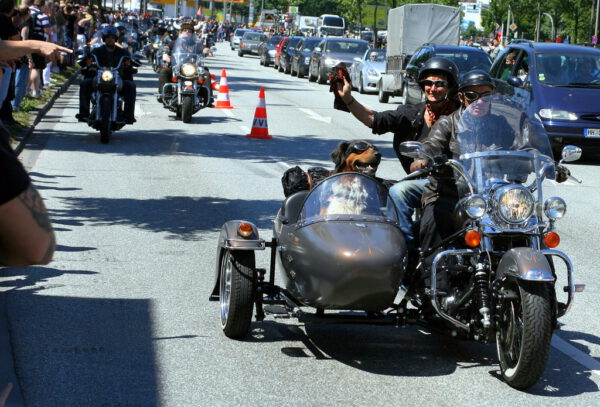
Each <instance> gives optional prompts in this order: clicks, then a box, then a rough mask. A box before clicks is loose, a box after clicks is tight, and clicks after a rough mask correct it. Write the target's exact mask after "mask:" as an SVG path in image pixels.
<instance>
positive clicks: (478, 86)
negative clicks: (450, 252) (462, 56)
mask: <svg viewBox="0 0 600 407" xmlns="http://www.w3.org/2000/svg"><path fill="white" fill-rule="evenodd" d="M493 91H494V83H493V81H492V78H491V77H490V75H489V74H487V73H486V72H485V71H482V70H473V71H470V72H467V73H466V74H464V75H463V77H462V78H461V80H460V85H459V87H458V98H459V100H460V102H461V107H460V108H459V109H458V110H456V111H455V112H454V113H452V114H451V115H449V116H444V117H442V118H440V120H439V121H438V122H437V123H436V124H435V125H434V126H433V127H432V129H431V131H430V133H429V135H428V136H427V138H425V139H424V140H423V147H424V149H425V151H426V152H427V153H428V154H429V155H431V156H432V157H435V156H440V155H441V154H444V155H446V156H447V157H448V158H453V157H454V158H457V157H458V155H459V151H460V148H459V145H460V140H461V138H462V137H461V136H460V134H459V131H458V130H459V129H458V123H459V121H460V118H461V115H462V114H463V112H464V111H465V109H466V108H467V107H469V106H471V108H470V111H471V115H472V116H474V117H481V116H484V115H490V116H491V117H489V118H488V119H487V120H486V121H478V123H481V122H484V123H489V124H487V126H489V127H490V131H487V132H486V131H481V129H478V132H477V134H489V135H490V137H489V138H488V139H487V140H479V141H478V142H480V143H481V144H482V145H485V149H486V150H489V149H510V148H512V147H511V146H512V145H513V143H514V142H515V141H516V140H515V135H514V132H512V130H510V125H509V124H508V123H507V121H506V119H505V118H504V117H503V116H500V115H497V114H494V113H493V112H491V111H490V101H489V100H488V99H486V98H485V96H489V95H492V93H493ZM480 149H481V148H480ZM556 173H557V176H556V181H558V182H564V181H566V179H567V176H568V175H569V174H570V173H569V170H568V169H567V168H566V167H563V166H558V168H557V172H556ZM457 201H458V192H457V189H456V183H455V179H454V175H453V172H452V170H451V169H450V167H444V168H443V169H442V170H441V171H438V172H436V174H435V176H430V177H429V182H428V183H427V185H426V187H425V191H424V192H423V215H422V217H421V230H420V241H421V250H427V249H429V248H432V247H436V246H437V245H439V244H440V243H441V242H442V241H443V240H444V239H445V238H447V237H449V236H450V235H452V234H453V233H454V232H455V230H454V228H453V225H452V222H451V221H449V219H451V217H452V214H453V212H454V209H455V207H456V203H457ZM434 255H435V253H433V254H431V256H429V258H428V259H427V260H428V263H429V264H431V261H432V260H433V257H434ZM424 279H425V280H427V278H426V277H425V278H424Z"/></svg>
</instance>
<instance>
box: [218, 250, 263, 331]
mask: <svg viewBox="0 0 600 407" xmlns="http://www.w3.org/2000/svg"><path fill="white" fill-rule="evenodd" d="M254 266H255V259H254V252H253V251H231V250H227V251H226V252H225V254H224V255H223V259H222V260H221V277H220V279H221V281H220V290H219V291H220V294H219V300H220V303H221V327H222V328H223V332H224V333H225V335H226V336H227V337H229V338H233V339H240V338H243V337H244V336H246V334H247V333H248V330H249V329H250V322H251V321H252V311H253V309H254V296H255V287H256V270H255V267H254Z"/></svg>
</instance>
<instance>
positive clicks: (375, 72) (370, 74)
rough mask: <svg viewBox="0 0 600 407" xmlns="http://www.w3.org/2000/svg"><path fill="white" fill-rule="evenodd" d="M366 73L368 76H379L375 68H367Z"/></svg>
mask: <svg viewBox="0 0 600 407" xmlns="http://www.w3.org/2000/svg"><path fill="white" fill-rule="evenodd" d="M367 75H369V76H379V72H377V71H376V70H375V69H368V70H367Z"/></svg>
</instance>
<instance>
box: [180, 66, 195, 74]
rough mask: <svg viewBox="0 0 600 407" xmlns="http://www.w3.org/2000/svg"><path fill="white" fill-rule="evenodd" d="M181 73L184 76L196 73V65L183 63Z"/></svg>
mask: <svg viewBox="0 0 600 407" xmlns="http://www.w3.org/2000/svg"><path fill="white" fill-rule="evenodd" d="M181 73H182V74H183V76H194V75H196V67H195V66H194V65H192V64H183V65H182V66H181Z"/></svg>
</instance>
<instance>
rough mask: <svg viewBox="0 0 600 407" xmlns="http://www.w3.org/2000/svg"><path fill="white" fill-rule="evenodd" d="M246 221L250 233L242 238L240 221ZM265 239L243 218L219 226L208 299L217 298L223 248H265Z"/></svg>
mask: <svg viewBox="0 0 600 407" xmlns="http://www.w3.org/2000/svg"><path fill="white" fill-rule="evenodd" d="M242 222H246V223H249V224H250V225H251V226H252V234H251V235H250V236H249V237H248V238H244V237H242V236H240V235H239V234H238V227H239V226H240V223H242ZM265 247H266V246H265V241H264V239H261V238H260V236H259V234H258V228H257V227H256V225H254V223H252V222H248V221H245V220H230V221H227V222H225V224H224V225H223V226H222V227H221V233H220V234H219V242H218V245H217V259H216V260H217V261H216V265H215V286H214V287H213V290H212V293H211V294H210V297H209V298H208V299H209V301H218V300H219V294H220V292H219V287H220V286H219V284H220V281H219V280H220V276H221V260H222V258H223V253H224V252H225V250H265Z"/></svg>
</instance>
